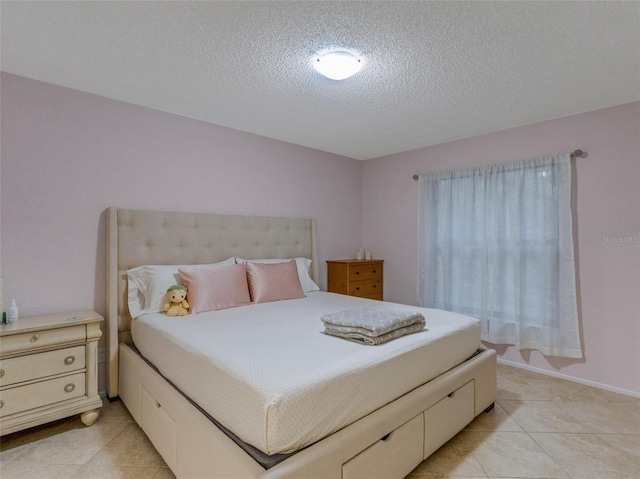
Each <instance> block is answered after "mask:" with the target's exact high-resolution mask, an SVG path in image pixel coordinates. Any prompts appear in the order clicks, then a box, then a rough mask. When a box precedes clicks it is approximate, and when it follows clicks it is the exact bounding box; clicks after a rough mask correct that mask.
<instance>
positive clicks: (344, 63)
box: [313, 50, 362, 80]
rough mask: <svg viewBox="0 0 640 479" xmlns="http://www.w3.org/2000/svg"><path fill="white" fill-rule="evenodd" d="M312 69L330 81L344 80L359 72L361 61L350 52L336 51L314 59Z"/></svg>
mask: <svg viewBox="0 0 640 479" xmlns="http://www.w3.org/2000/svg"><path fill="white" fill-rule="evenodd" d="M313 68H315V70H316V71H317V72H318V73H320V74H321V75H324V76H326V77H327V78H330V79H331V80H344V79H345V78H349V77H350V76H352V75H355V74H356V73H358V72H359V71H360V68H362V61H361V59H360V58H358V57H356V56H355V55H354V54H353V53H351V52H348V51H345V50H338V51H331V52H327V53H323V54H322V55H319V56H318V57H316V58H315V59H314V61H313Z"/></svg>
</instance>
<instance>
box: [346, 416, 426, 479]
mask: <svg viewBox="0 0 640 479" xmlns="http://www.w3.org/2000/svg"><path fill="white" fill-rule="evenodd" d="M423 435H424V420H423V416H422V414H418V415H417V416H416V417H414V418H413V419H411V420H410V421H409V422H406V423H405V424H403V425H402V426H400V427H399V428H397V429H396V430H394V431H393V432H391V433H390V434H387V435H386V436H385V437H383V438H381V439H380V440H379V441H378V442H376V443H374V444H372V445H371V446H369V447H368V448H367V449H365V450H364V451H362V452H361V453H360V454H358V455H357V456H355V457H353V458H352V459H350V460H349V461H347V462H346V463H344V464H343V465H342V479H357V478H361V479H371V478H374V477H379V478H383V477H396V474H398V471H403V472H402V475H403V477H404V476H406V475H407V474H409V473H410V472H411V471H412V470H413V468H414V467H416V465H418V464H419V463H420V462H421V461H422V451H423V447H422V443H423Z"/></svg>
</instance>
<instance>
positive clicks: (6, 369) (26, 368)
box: [0, 346, 85, 387]
mask: <svg viewBox="0 0 640 479" xmlns="http://www.w3.org/2000/svg"><path fill="white" fill-rule="evenodd" d="M84 366H85V346H75V347H72V348H65V349H58V350H56V351H47V352H44V353H37V354H31V355H29V356H20V357H17V358H10V359H3V360H0V387H2V386H8V385H10V384H15V383H20V382H23V381H29V380H32V379H38V378H45V377H47V376H53V375H54V374H62V373H66V372H72V371H76V370H78V369H84Z"/></svg>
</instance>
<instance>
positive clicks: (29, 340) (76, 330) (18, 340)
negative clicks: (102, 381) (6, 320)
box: [0, 325, 87, 356]
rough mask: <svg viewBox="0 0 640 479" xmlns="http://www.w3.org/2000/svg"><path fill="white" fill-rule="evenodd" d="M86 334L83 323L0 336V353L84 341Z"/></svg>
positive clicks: (5, 353) (4, 353)
mask: <svg viewBox="0 0 640 479" xmlns="http://www.w3.org/2000/svg"><path fill="white" fill-rule="evenodd" d="M86 336H87V334H86V328H85V326H84V325H78V326H70V327H68V328H58V329H47V330H43V331H37V332H32V333H22V334H12V335H6V336H2V337H0V354H2V355H3V356H5V355H7V354H11V353H15V352H21V351H28V350H31V349H40V348H46V347H48V346H55V345H57V344H65V343H70V342H74V341H84V340H85V339H86Z"/></svg>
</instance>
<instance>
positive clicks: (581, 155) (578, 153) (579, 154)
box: [413, 150, 587, 181]
mask: <svg viewBox="0 0 640 479" xmlns="http://www.w3.org/2000/svg"><path fill="white" fill-rule="evenodd" d="M571 156H573V157H574V158H585V157H586V156H587V152H586V151H582V150H575V151H574V152H573V153H571ZM418 178H420V175H413V179H414V180H416V181H418Z"/></svg>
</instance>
